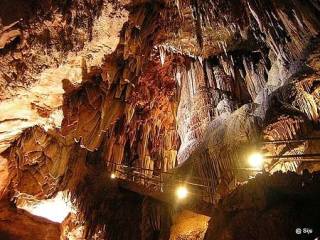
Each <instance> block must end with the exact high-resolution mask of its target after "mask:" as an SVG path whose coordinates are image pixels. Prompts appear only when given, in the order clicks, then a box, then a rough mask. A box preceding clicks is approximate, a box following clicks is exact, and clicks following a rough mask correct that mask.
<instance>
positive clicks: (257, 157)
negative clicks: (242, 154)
mask: <svg viewBox="0 0 320 240" xmlns="http://www.w3.org/2000/svg"><path fill="white" fill-rule="evenodd" d="M249 164H250V166H251V167H254V168H259V169H260V168H262V165H263V156H262V154H261V153H253V154H251V155H250V156H249Z"/></svg>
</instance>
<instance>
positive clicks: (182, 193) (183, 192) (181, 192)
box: [176, 186, 189, 199]
mask: <svg viewBox="0 0 320 240" xmlns="http://www.w3.org/2000/svg"><path fill="white" fill-rule="evenodd" d="M188 194H189V192H188V189H187V188H186V187H183V186H180V187H178V188H177V190H176V195H177V197H178V198H179V199H184V198H186V197H187V196H188Z"/></svg>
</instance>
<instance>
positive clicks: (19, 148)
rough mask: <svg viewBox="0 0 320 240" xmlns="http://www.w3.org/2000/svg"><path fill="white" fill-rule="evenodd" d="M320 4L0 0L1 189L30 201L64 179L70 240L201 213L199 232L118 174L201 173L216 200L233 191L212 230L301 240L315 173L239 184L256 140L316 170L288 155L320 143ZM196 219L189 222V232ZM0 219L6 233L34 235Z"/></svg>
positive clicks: (290, 0) (220, 234)
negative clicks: (297, 230) (298, 233)
mask: <svg viewBox="0 0 320 240" xmlns="http://www.w3.org/2000/svg"><path fill="white" fill-rule="evenodd" d="M319 14H320V4H319V2H318V1H316V0H305V1H303V2H302V1H300V0H207V1H203V0H184V1H179V0H174V1H173V0H154V1H152V0H135V1H133V0H121V1H113V0H112V1H111V0H90V1H89V0H86V1H82V0H73V1H70V0H45V1H40V0H33V1H27V0H11V1H7V0H2V1H1V3H0V109H1V110H0V155H1V156H0V199H2V198H3V199H7V198H9V199H10V201H11V203H12V204H13V205H17V206H19V203H21V202H25V201H29V200H30V201H31V202H32V201H34V200H44V199H48V198H53V197H55V196H56V195H57V193H58V192H60V191H66V192H67V193H68V194H69V196H70V198H71V201H72V203H73V204H74V206H75V208H76V209H75V212H74V213H72V214H71V215H70V216H69V217H68V218H67V219H66V220H65V222H64V223H62V226H61V229H63V233H62V237H63V238H65V239H68V236H69V237H70V238H71V239H72V236H73V238H86V239H108V240H109V239H110V240H114V239H116V240H122V239H133V240H136V239H143V240H144V239H146V240H148V239H163V240H164V239H170V238H171V239H176V240H178V239H202V238H204V231H205V226H204V225H205V224H204V222H205V221H204V220H203V219H202V220H201V222H202V223H203V224H202V225H201V228H197V227H196V226H194V225H195V224H193V221H196V220H193V217H190V215H188V214H185V215H184V212H183V211H182V212H178V213H173V212H172V211H173V210H172V206H169V205H167V204H164V203H161V202H157V201H155V200H152V199H149V198H146V197H145V196H142V195H139V194H137V193H133V192H130V191H128V190H124V189H122V188H121V185H117V184H116V182H115V181H111V180H110V173H111V172H115V173H117V171H120V170H121V169H123V168H124V167H123V165H125V166H126V168H127V169H134V171H136V170H137V169H141V170H140V172H138V174H139V175H143V176H145V177H148V178H152V179H160V180H161V178H162V175H160V172H170V173H173V174H176V175H173V176H175V177H176V178H178V176H179V180H188V181H189V180H190V179H195V178H196V179H198V180H197V184H198V185H200V186H201V187H203V188H205V189H206V194H205V196H204V197H202V196H201V197H198V198H201V200H202V201H204V202H206V204H211V205H214V204H218V202H219V200H221V199H225V200H222V203H221V204H220V205H217V206H219V209H218V210H217V212H215V213H214V216H213V217H212V218H211V222H210V225H211V226H210V229H209V231H208V232H207V235H206V237H205V238H207V239H210V238H211V237H217V238H218V239H219V238H220V239H236V237H237V236H239V239H250V237H251V238H252V239H266V236H269V235H267V234H266V233H269V232H271V231H270V229H271V228H272V229H273V228H274V229H275V231H274V232H276V233H279V236H281V237H283V238H282V239H290V237H292V236H293V235H292V232H291V230H290V229H291V228H290V229H289V227H293V226H294V224H298V223H299V224H300V223H301V224H302V222H299V221H300V220H299V221H298V220H297V221H296V219H299V216H300V215H299V214H301V212H299V211H296V212H294V213H293V215H292V216H294V217H295V219H292V221H291V218H290V216H291V215H290V211H291V210H292V209H295V208H294V207H295V206H298V205H299V204H300V203H302V205H303V208H302V209H304V210H305V211H307V212H308V213H309V212H310V209H311V208H309V207H308V206H306V204H305V203H306V202H308V201H310V206H314V207H315V208H318V206H316V204H315V200H314V199H315V198H314V196H317V194H318V191H317V190H316V188H315V187H311V185H312V186H317V184H318V183H317V181H316V180H315V179H316V178H318V175H316V174H315V175H313V176H314V179H313V180H312V181H311V182H312V183H311V185H310V188H302V187H300V185H299V184H300V183H302V182H301V181H302V180H301V178H302V177H298V176H296V175H290V174H288V175H285V174H279V173H278V174H275V175H274V176H270V177H265V176H260V177H257V178H256V179H255V180H251V181H249V183H248V184H247V185H246V186H245V187H242V188H239V189H238V190H236V191H235V192H234V193H232V194H231V195H230V192H231V191H232V190H234V189H236V188H237V186H238V185H239V182H246V181H247V180H248V177H249V176H250V175H252V173H251V172H250V171H249V172H248V168H249V167H250V166H248V163H247V160H246V157H247V156H248V153H249V150H248V149H250V150H251V149H253V148H254V149H257V148H258V150H261V151H264V152H265V154H268V155H277V157H274V158H272V159H271V158H270V159H269V160H266V161H265V166H264V169H265V170H266V171H269V172H270V173H275V172H276V171H278V170H281V171H288V170H291V171H295V172H298V173H302V172H303V170H304V169H309V170H312V171H315V170H319V169H320V167H319V166H320V165H319V162H318V161H308V162H305V161H303V157H301V156H299V157H296V158H293V159H291V160H290V161H287V160H283V158H281V156H283V155H288V154H300V155H301V154H302V155H303V154H309V153H316V152H319V151H320V149H319V144H318V143H317V142H315V141H313V140H308V139H304V138H307V137H309V136H312V137H319V136H320V135H319V134H320V129H319V111H320V84H319V78H320V76H319V74H320V64H319V63H320V60H319V59H320V53H319V48H320V41H319V33H320V22H319V18H318V16H319ZM297 138H299V139H302V140H301V141H300V140H299V142H295V143H292V142H288V140H295V139H297ZM265 141H268V143H265V144H264V143H263V142H265ZM270 141H282V142H281V143H279V144H274V143H273V142H271V143H270ZM261 145H262V146H261ZM308 160H311V159H308ZM313 160H314V159H313ZM316 160H317V159H316ZM309 180H310V179H309ZM303 181H304V180H303ZM143 182H144V181H140V182H138V183H139V184H141V183H143ZM292 182H294V183H292ZM298 183H299V184H298ZM282 184H283V185H282ZM256 185H257V186H256ZM284 186H285V187H284ZM286 187H288V189H289V190H288V192H286ZM293 187H297V189H296V190H292V188H293ZM159 189H160V190H163V189H162V188H161V186H160V188H159ZM248 189H249V190H248ZM257 189H258V190H257ZM255 190H257V191H255ZM242 192H244V193H243V194H242ZM255 194H258V195H259V197H261V199H260V200H259V199H258V200H257V201H255V200H256V199H253V202H252V204H253V206H252V205H250V204H249V203H248V201H249V200H248V198H250V196H251V195H253V196H254V195H255ZM273 194H275V195H273ZM248 196H249V197H248ZM273 197H275V198H278V197H279V198H281V199H278V200H279V201H278V200H275V199H273ZM290 199H291V200H290ZM230 201H231V203H230ZM249 202H250V201H249ZM248 204H249V206H247V205H248ZM264 204H265V205H264ZM266 204H267V205H268V204H269V205H268V206H270V209H269V208H268V206H266ZM226 206H230V208H231V209H229V208H228V207H227V209H226V208H225V207H226ZM235 206H236V207H235ZM234 207H235V208H236V210H235V209H234ZM3 209H5V210H3V213H2V214H6V216H7V217H8V216H9V217H11V216H12V218H16V219H17V222H18V221H24V219H27V220H25V223H28V224H29V223H30V224H31V225H32V228H31V232H32V231H33V229H34V228H35V226H39V228H41V231H40V230H39V234H38V236H39V239H41V237H43V238H42V239H46V238H45V237H44V235H43V234H45V232H47V233H48V234H50V236H51V232H52V236H54V235H53V232H54V231H55V229H56V228H55V227H57V225H55V224H51V223H46V222H44V221H42V220H39V219H38V218H35V217H33V216H29V215H28V214H27V213H26V212H23V211H21V212H19V211H18V210H16V209H15V208H14V206H12V207H11V206H5V207H4V208H3ZM239 209H240V210H239ZM179 214H181V218H183V219H180V220H181V221H180V220H179V216H180V215H179ZM259 214H262V219H261V220H259V219H258V217H257V216H258V215H259ZM230 215H234V217H233V216H230ZM0 216H1V214H0ZM177 216H178V217H177ZM191 216H193V215H192V214H191ZM274 216H280V218H281V219H285V220H283V221H282V220H278V221H276V223H277V224H274V223H272V220H273V219H274ZM189 217H190V218H191V220H190V219H189V220H190V222H189V223H185V224H186V226H187V225H188V224H190V226H192V229H193V230H194V231H191V232H185V231H184V230H181V228H182V227H181V225H184V220H187V219H188V218H189ZM197 217H199V216H196V217H195V218H197ZM316 217H318V216H317V215H316V214H315V215H312V214H310V224H312V223H313V220H314V218H316ZM247 218H248V219H250V220H247ZM3 219H4V220H2V218H0V233H1V234H3V236H4V237H3V238H8V239H15V238H21V239H29V237H30V235H29V233H27V232H25V231H26V229H25V228H23V227H22V228H21V229H20V228H19V231H17V233H14V231H13V229H14V225H13V224H11V222H10V221H9V222H8V221H7V220H6V219H7V218H3ZM177 219H178V220H179V221H176V220H177ZM199 219H200V218H199ZM300 219H301V221H302V220H305V221H306V222H308V221H309V220H308V219H309V218H308V216H307V217H304V216H303V217H301V218H300ZM38 220H39V221H38ZM216 220H217V221H216ZM218 220H219V221H220V220H221V224H220V223H219V221H218ZM37 221H38V222H37ZM242 221H244V222H245V221H247V224H248V225H250V228H249V229H248V230H245V229H244V226H243V224H240V223H241V222H242ZM285 221H288V222H289V223H290V226H288V227H285V226H284V225H285V224H284V223H285ZM35 222H37V223H35ZM185 222H188V221H185ZM257 223H260V224H261V225H265V226H269V227H267V228H265V229H266V230H263V229H262V228H259V227H258V226H257ZM22 224H24V223H22ZM172 224H173V226H171V225H172ZM179 224H181V225H180V227H179ZM219 224H220V225H219ZM23 226H24V225H23ZM280 227H284V228H285V231H284V232H283V233H281V234H280V230H279V229H280ZM314 227H315V228H316V227H319V226H318V225H315V226H314ZM46 229H49V230H47V231H45V230H46ZM170 229H171V236H170ZM56 230H57V229H56ZM20 231H21V232H20ZM42 231H43V232H42ZM59 231H60V230H59ZM68 233H70V234H68ZM4 234H5V235H4ZM15 234H19V235H15ZM57 234H58V235H60V232H58V233H57ZM58 235H56V236H54V237H56V238H58ZM0 236H1V235H0ZM38 236H37V237H38ZM271 237H273V236H271ZM0 238H1V237H0ZM48 239H49V237H48ZM53 239H55V238H53ZM271 239H272V238H271ZM275 239H276V238H275ZM279 239H280V238H279ZM291 239H292V238H291Z"/></svg>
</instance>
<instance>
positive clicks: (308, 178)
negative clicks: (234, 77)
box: [205, 172, 320, 240]
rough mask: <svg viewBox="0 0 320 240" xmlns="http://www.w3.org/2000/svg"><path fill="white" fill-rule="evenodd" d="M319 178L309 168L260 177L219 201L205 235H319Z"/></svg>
mask: <svg viewBox="0 0 320 240" xmlns="http://www.w3.org/2000/svg"><path fill="white" fill-rule="evenodd" d="M319 180H320V179H319V173H315V174H310V173H307V172H305V173H304V174H303V175H302V176H299V175H297V174H294V173H287V174H285V173H276V174H274V175H272V176H268V175H261V176H258V177H256V178H255V180H251V181H249V182H248V184H247V185H245V186H242V187H240V188H239V189H237V190H236V191H234V192H233V193H232V194H231V195H230V196H228V197H226V198H225V199H224V200H223V201H222V202H221V203H220V204H219V207H218V209H217V211H216V212H215V213H214V214H213V216H212V218H211V219H212V220H211V221H210V223H209V227H208V231H207V233H206V237H205V239H208V240H209V239H218V240H222V239H223V240H226V239H228V240H231V239H261V240H263V239H279V240H280V239H283V240H286V239H288V240H289V239H301V237H306V239H316V238H317V237H319V235H320V231H319V229H320V228H319V227H320V226H319V221H318V219H319V207H320V206H319V202H318V199H319V196H320V192H319V184H320V182H319ZM307 229H308V233H306V232H307ZM299 230H301V233H299ZM303 232H305V234H306V236H303V235H304V234H303Z"/></svg>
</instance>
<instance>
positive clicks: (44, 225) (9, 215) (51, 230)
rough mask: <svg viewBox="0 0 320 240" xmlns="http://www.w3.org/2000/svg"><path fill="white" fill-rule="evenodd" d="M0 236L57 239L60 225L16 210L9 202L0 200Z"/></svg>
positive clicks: (13, 239) (10, 238)
mask: <svg viewBox="0 0 320 240" xmlns="http://www.w3.org/2000/svg"><path fill="white" fill-rule="evenodd" d="M0 207H1V208H0V238H1V239H4V240H17V239H24V240H32V239H34V240H43V239H48V240H59V239H60V235H61V230H60V225H59V224H58V223H54V222H50V221H48V220H46V219H44V218H40V217H37V216H33V215H31V214H30V213H28V212H26V211H24V210H20V209H19V210H18V209H16V208H15V207H14V206H12V205H11V204H10V203H8V202H5V201H1V202H0Z"/></svg>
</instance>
